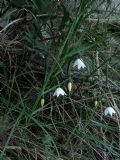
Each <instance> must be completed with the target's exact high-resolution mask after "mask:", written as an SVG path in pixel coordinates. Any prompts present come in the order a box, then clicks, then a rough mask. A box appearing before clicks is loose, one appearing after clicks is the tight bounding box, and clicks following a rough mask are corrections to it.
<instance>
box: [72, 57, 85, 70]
mask: <svg viewBox="0 0 120 160" xmlns="http://www.w3.org/2000/svg"><path fill="white" fill-rule="evenodd" d="M73 67H77V68H78V70H79V69H81V68H85V67H86V65H85V63H84V62H83V60H82V59H79V58H78V59H76V60H75V62H74V64H73Z"/></svg>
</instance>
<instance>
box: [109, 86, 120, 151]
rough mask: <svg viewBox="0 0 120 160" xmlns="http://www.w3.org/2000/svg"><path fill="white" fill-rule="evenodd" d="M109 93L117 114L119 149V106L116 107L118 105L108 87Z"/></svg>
mask: <svg viewBox="0 0 120 160" xmlns="http://www.w3.org/2000/svg"><path fill="white" fill-rule="evenodd" d="M109 93H110V95H111V99H112V101H113V108H114V109H115V110H116V111H117V114H118V115H117V123H118V129H119V149H120V110H119V108H118V106H117V104H116V102H115V100H114V97H113V94H112V92H111V90H110V89H109Z"/></svg>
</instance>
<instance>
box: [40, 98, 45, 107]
mask: <svg viewBox="0 0 120 160" xmlns="http://www.w3.org/2000/svg"><path fill="white" fill-rule="evenodd" d="M44 104H45V99H44V98H42V99H41V107H43V106H44Z"/></svg>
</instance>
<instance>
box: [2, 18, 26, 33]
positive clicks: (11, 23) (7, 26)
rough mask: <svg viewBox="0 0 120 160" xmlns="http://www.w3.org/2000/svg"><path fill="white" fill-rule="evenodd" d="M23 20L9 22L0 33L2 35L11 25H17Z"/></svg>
mask: <svg viewBox="0 0 120 160" xmlns="http://www.w3.org/2000/svg"><path fill="white" fill-rule="evenodd" d="M23 19H24V18H18V19H15V20H14V21H12V22H10V23H9V24H8V25H6V26H5V27H4V28H3V29H2V30H1V31H0V33H2V32H3V31H5V30H6V29H7V28H9V27H10V26H11V25H13V24H14V23H17V22H19V21H21V20H23Z"/></svg>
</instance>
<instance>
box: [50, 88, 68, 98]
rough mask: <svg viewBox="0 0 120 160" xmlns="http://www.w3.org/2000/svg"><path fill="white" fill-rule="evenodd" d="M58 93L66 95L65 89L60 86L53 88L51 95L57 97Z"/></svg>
mask: <svg viewBox="0 0 120 160" xmlns="http://www.w3.org/2000/svg"><path fill="white" fill-rule="evenodd" d="M60 95H62V96H64V95H67V94H66V93H65V91H64V90H63V89H62V88H60V87H59V88H57V89H56V90H55V92H54V94H53V96H57V97H59V96H60Z"/></svg>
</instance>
